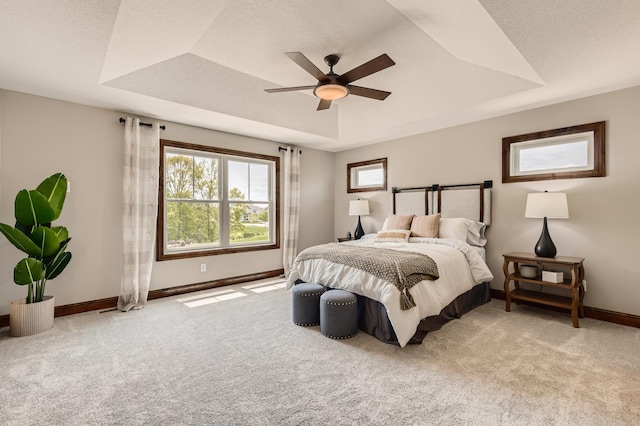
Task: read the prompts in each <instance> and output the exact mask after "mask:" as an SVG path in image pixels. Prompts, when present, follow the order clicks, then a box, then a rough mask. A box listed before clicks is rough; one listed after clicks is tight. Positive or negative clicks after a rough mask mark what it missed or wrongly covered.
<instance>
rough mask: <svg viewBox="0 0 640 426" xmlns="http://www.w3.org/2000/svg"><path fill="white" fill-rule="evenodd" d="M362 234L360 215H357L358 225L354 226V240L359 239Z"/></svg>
mask: <svg viewBox="0 0 640 426" xmlns="http://www.w3.org/2000/svg"><path fill="white" fill-rule="evenodd" d="M363 235H364V229H362V224H361V223H360V216H358V226H357V227H356V232H355V233H354V234H353V236H354V237H355V239H356V240H359V239H360V238H362V236H363Z"/></svg>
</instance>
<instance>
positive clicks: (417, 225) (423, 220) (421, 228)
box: [411, 213, 440, 238]
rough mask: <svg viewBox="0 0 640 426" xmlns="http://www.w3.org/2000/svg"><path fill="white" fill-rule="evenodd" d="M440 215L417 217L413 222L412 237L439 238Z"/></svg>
mask: <svg viewBox="0 0 640 426" xmlns="http://www.w3.org/2000/svg"><path fill="white" fill-rule="evenodd" d="M439 225H440V213H438V214H430V215H428V216H415V217H414V218H413V221H412V222H411V236H412V237H424V238H438V228H439Z"/></svg>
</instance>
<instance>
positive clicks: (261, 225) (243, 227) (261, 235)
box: [229, 203, 269, 244]
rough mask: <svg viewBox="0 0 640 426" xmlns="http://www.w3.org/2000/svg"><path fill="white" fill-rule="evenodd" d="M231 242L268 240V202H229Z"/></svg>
mask: <svg viewBox="0 0 640 426" xmlns="http://www.w3.org/2000/svg"><path fill="white" fill-rule="evenodd" d="M230 212H231V214H230V216H231V217H230V219H231V220H230V224H229V225H230V229H229V242H230V243H231V244H239V243H251V242H260V241H269V204H267V203H252V204H244V203H231V205H230Z"/></svg>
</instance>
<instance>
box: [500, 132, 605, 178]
mask: <svg viewBox="0 0 640 426" xmlns="http://www.w3.org/2000/svg"><path fill="white" fill-rule="evenodd" d="M604 141H605V122H604V121H601V122H598V123H591V124H582V125H580V126H573V127H565V128H562V129H555V130H547V131H544V132H537V133H529V134H526V135H519V136H511V137H508V138H503V139H502V182H504V183H509V182H525V181H532V180H549V179H572V178H582V177H599V176H605V143H604Z"/></svg>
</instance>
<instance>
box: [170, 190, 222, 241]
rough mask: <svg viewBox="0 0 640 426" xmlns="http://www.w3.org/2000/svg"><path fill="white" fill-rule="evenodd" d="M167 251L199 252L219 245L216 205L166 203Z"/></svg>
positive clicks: (218, 211) (218, 209)
mask: <svg viewBox="0 0 640 426" xmlns="http://www.w3.org/2000/svg"><path fill="white" fill-rule="evenodd" d="M166 228H167V247H166V248H167V249H168V250H200V249H204V248H207V247H211V246H217V245H220V207H219V205H218V204H217V203H193V202H183V201H168V202H167V224H166Z"/></svg>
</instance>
